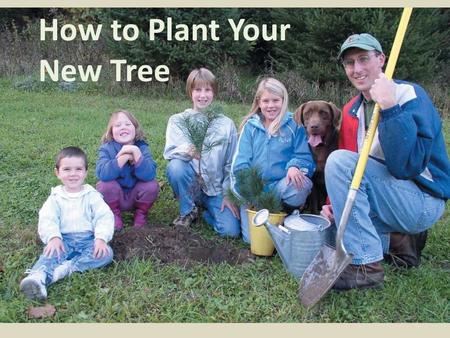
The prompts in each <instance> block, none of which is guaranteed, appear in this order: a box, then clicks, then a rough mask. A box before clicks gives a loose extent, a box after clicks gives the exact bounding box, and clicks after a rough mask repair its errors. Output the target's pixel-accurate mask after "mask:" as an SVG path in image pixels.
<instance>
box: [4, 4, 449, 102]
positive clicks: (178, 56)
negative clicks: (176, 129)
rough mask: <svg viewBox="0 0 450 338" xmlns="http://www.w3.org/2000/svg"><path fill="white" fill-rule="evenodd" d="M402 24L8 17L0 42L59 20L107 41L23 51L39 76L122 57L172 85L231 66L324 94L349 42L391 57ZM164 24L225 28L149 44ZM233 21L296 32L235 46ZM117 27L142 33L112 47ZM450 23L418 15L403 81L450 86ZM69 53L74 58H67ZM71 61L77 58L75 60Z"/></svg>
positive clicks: (269, 14) (195, 12) (422, 11)
mask: <svg viewBox="0 0 450 338" xmlns="http://www.w3.org/2000/svg"><path fill="white" fill-rule="evenodd" d="M400 16H401V9H398V8H274V9H267V8H247V9H237V8H223V9H219V8H192V9H179V8H178V9H177V8H158V9H145V8H128V9H123V8H112V9H107V8H102V9H83V8H76V9H47V10H46V9H7V10H4V11H2V12H1V13H0V25H1V26H2V27H3V31H4V32H5V34H2V38H1V40H3V41H1V42H2V45H3V43H7V42H8V41H7V39H8V34H16V38H21V39H23V40H26V41H28V43H30V41H32V40H34V41H36V40H37V41H38V40H39V39H38V33H39V30H38V29H36V27H33V26H38V22H37V21H38V19H39V18H41V17H44V18H47V19H51V18H58V19H59V22H60V24H64V23H69V22H70V23H102V24H103V25H104V29H103V33H104V34H103V38H102V41H100V42H96V43H95V45H93V44H90V43H89V42H87V43H86V42H80V41H78V43H75V42H72V43H70V45H71V46H68V47H67V48H68V50H67V51H66V52H65V53H63V52H64V50H61V48H60V46H61V45H64V43H63V42H61V41H58V42H53V41H51V43H44V44H42V43H41V44H40V47H39V48H33V49H28V48H27V49H25V50H23V49H22V51H23V53H24V55H21V57H26V56H27V54H30V53H34V54H39V55H34V57H33V60H30V61H33V62H32V64H33V66H34V71H36V70H37V67H38V65H39V63H38V61H39V59H40V58H44V57H46V58H56V57H57V56H58V58H59V59H60V60H61V59H64V57H65V56H66V57H67V60H61V61H62V62H66V63H70V62H72V63H75V62H74V61H75V60H76V61H77V62H76V63H78V64H89V63H102V61H103V62H104V61H105V60H108V59H111V58H117V57H120V58H125V59H127V60H128V61H129V63H130V64H137V65H140V64H150V65H158V64H166V65H168V66H169V68H170V69H171V75H172V77H173V79H172V81H177V79H185V78H186V76H187V73H188V72H189V71H190V70H191V69H193V68H195V67H199V66H207V67H211V68H213V69H217V68H220V67H222V66H223V65H224V64H231V65H233V66H234V67H236V68H238V69H239V73H241V74H251V75H253V76H255V75H259V74H262V73H266V74H267V73H268V74H273V73H277V74H280V73H284V72H287V71H291V72H292V71H294V72H297V73H299V74H301V77H302V78H304V79H305V80H307V81H312V82H317V83H318V85H320V86H324V85H326V83H328V82H345V78H344V73H343V71H342V70H341V69H340V68H341V66H340V64H339V62H338V60H337V59H336V56H337V54H338V51H339V46H340V44H341V43H342V42H343V41H344V40H345V38H346V37H347V36H349V35H350V34H353V33H359V32H369V33H371V34H373V35H374V36H376V37H377V38H378V39H379V40H380V42H381V44H382V46H383V48H384V51H385V53H386V54H389V51H390V48H391V45H392V42H393V39H394V35H395V32H396V28H397V25H398V22H399V20H400ZM167 17H172V19H173V23H174V25H175V24H178V23H184V24H186V25H188V26H190V25H192V24H199V23H205V24H208V23H209V22H210V21H211V20H216V21H217V23H218V24H219V25H220V30H219V32H220V37H221V38H220V41H217V42H216V41H212V40H211V39H208V41H189V42H177V41H167V40H166V36H165V35H164V34H161V35H158V38H157V39H156V41H150V40H149V39H148V21H149V19H150V18H159V19H162V20H165V19H166V18H167ZM228 18H230V19H234V20H235V22H237V21H238V20H239V19H241V18H243V19H246V23H254V24H257V25H258V26H261V25H263V24H268V25H269V26H270V25H272V24H277V25H281V24H291V29H289V30H288V31H287V38H286V41H263V40H262V39H259V40H257V41H255V42H247V41H245V40H242V39H241V40H240V41H233V40H232V32H231V28H230V27H229V25H228V23H227V19H228ZM112 20H118V21H119V22H120V23H122V24H128V23H133V24H136V25H138V26H139V27H140V32H141V35H140V36H139V38H138V40H136V41H133V42H117V41H113V40H112V35H111V32H110V31H109V30H108V28H109V26H110V24H111V23H112ZM449 22H450V9H448V8H441V9H439V8H417V9H414V11H413V15H412V18H411V20H410V24H409V27H408V31H407V34H406V37H405V41H404V45H403V47H402V52H401V57H400V59H399V62H398V66H397V69H396V76H397V77H398V78H401V79H405V80H412V81H418V82H449V81H450V65H449V63H448V59H449V58H450V29H449ZM16 40H17V39H16ZM9 42H10V41H9ZM38 42H39V41H38ZM105 45H106V46H105ZM22 46H23V45H22ZM55 46H56V47H59V48H56V51H57V53H55V52H54V50H55ZM35 47H36V46H35ZM71 47H72V50H69V49H70V48H71ZM97 48H98V50H96V49H97ZM36 51H39V53H36ZM88 51H90V52H88ZM95 51H96V53H95ZM93 52H94V53H93ZM2 53H3V54H4V55H5V57H6V56H8V55H9V58H8V57H6V58H4V61H0V74H5V73H8V69H9V67H8V65H7V60H8V59H11V58H13V57H14V50H13V51H8V50H4V51H2ZM74 54H75V55H76V58H73V57H71V55H72V56H73V55H74ZM102 57H103V58H102ZM106 66H108V65H106ZM10 72H11V71H9V73H10ZM30 72H31V69H26V70H25V69H20V68H19V69H17V70H16V71H15V73H17V74H23V73H26V74H30ZM132 85H133V84H132ZM134 85H139V84H136V83H134ZM237 96H239V95H237ZM237 98H238V99H242V97H237Z"/></svg>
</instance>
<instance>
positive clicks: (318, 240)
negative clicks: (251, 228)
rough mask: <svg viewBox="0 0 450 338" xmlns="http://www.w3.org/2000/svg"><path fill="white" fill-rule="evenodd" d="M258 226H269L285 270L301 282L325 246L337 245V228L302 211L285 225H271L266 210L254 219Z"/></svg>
mask: <svg viewBox="0 0 450 338" xmlns="http://www.w3.org/2000/svg"><path fill="white" fill-rule="evenodd" d="M253 223H254V224H255V225H256V226H262V225H265V226H266V228H267V231H268V232H269V234H270V236H271V237H272V241H273V243H274V245H275V248H276V249H277V252H278V254H279V255H280V257H281V260H282V261H283V264H284V267H285V268H286V270H287V271H289V273H291V274H292V275H293V276H294V277H295V278H297V279H299V278H300V277H301V276H302V275H303V272H304V271H305V269H306V268H307V267H308V266H309V264H310V263H311V262H312V260H313V259H314V257H315V256H316V254H317V252H319V250H320V248H321V247H322V245H323V244H325V243H327V244H329V245H333V244H334V243H332V242H333V239H334V231H333V229H334V227H331V226H330V221H329V220H327V219H326V218H324V217H322V216H318V215H310V214H300V213H299V212H298V210H295V211H294V213H293V214H292V215H290V216H288V217H286V219H285V220H284V226H283V225H278V226H275V225H272V224H270V223H269V211H268V210H267V209H262V210H260V211H258V212H257V213H256V215H255V217H254V218H253Z"/></svg>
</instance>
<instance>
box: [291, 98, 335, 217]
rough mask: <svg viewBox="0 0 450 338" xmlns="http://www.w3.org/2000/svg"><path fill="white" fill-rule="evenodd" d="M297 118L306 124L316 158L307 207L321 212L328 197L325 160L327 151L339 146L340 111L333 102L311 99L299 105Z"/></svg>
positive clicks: (316, 212) (295, 116) (296, 113)
mask: <svg viewBox="0 0 450 338" xmlns="http://www.w3.org/2000/svg"><path fill="white" fill-rule="evenodd" d="M294 120H295V121H296V122H297V123H298V124H300V125H303V126H304V127H305V129H306V133H307V134H308V144H309V148H310V149H311V152H312V154H313V156H314V160H315V161H316V171H315V173H314V176H313V180H312V181H313V189H312V191H311V195H309V197H308V200H307V202H306V210H308V211H309V212H311V213H314V214H319V213H320V210H321V209H322V206H323V205H324V204H325V201H326V198H327V191H326V188H325V178H324V169H325V162H326V160H327V158H328V155H330V153H331V152H332V151H334V150H336V149H337V148H338V138H339V128H340V126H341V111H340V110H339V109H338V108H337V107H336V106H335V105H334V104H333V103H331V102H326V101H309V102H306V103H304V104H302V105H301V106H300V107H298V108H297V110H296V111H295V114H294Z"/></svg>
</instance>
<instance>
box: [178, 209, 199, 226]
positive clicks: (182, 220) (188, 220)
mask: <svg viewBox="0 0 450 338" xmlns="http://www.w3.org/2000/svg"><path fill="white" fill-rule="evenodd" d="M197 217H198V208H197V206H194V208H193V209H192V210H191V212H190V213H189V214H187V215H184V216H178V217H177V218H176V219H175V220H174V221H173V225H175V226H182V227H185V228H188V227H190V226H191V224H192V223H193V222H194V221H195V220H196V219H197Z"/></svg>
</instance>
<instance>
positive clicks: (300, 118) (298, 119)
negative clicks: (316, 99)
mask: <svg viewBox="0 0 450 338" xmlns="http://www.w3.org/2000/svg"><path fill="white" fill-rule="evenodd" d="M308 103H309V102H306V103H303V104H302V105H301V106H300V107H298V108H297V110H296V111H295V113H294V121H295V122H297V124H299V125H301V126H303V125H304V124H305V121H304V120H303V111H304V110H305V107H306V105H307V104H308Z"/></svg>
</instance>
